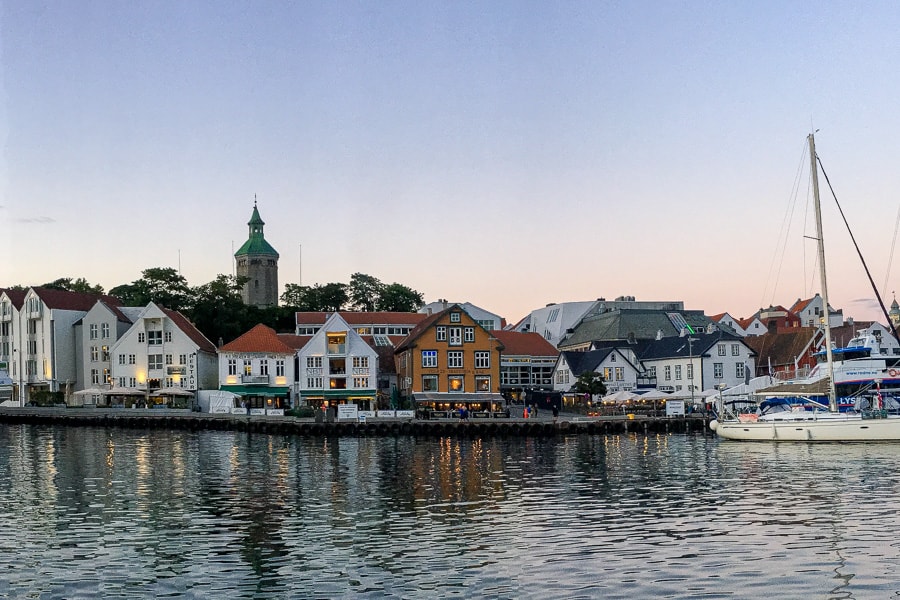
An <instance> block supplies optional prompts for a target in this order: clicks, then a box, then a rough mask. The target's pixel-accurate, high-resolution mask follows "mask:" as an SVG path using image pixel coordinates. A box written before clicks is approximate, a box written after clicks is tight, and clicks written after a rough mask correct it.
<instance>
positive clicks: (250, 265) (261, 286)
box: [234, 200, 278, 308]
mask: <svg viewBox="0 0 900 600" xmlns="http://www.w3.org/2000/svg"><path fill="white" fill-rule="evenodd" d="M247 225H248V226H249V227H250V239H248V240H247V241H246V242H244V245H243V246H241V247H240V249H239V250H238V251H237V252H235V253H234V259H235V262H236V269H235V272H236V273H237V276H238V277H247V278H248V281H247V283H245V284H244V289H243V290H242V291H241V297H242V299H243V300H244V304H248V305H251V306H258V307H260V308H265V307H267V306H277V305H278V253H277V252H276V251H275V248H273V247H272V246H270V245H269V242H267V241H266V237H265V235H263V227H264V226H265V223H264V222H263V220H262V219H261V218H260V216H259V211H258V210H257V208H256V200H254V201H253V215H252V216H251V217H250V222H249V223H247Z"/></svg>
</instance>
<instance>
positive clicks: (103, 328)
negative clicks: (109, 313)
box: [100, 323, 109, 340]
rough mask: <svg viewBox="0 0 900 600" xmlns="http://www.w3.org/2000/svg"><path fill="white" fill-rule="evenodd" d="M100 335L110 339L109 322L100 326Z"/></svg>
mask: <svg viewBox="0 0 900 600" xmlns="http://www.w3.org/2000/svg"><path fill="white" fill-rule="evenodd" d="M100 337H102V338H103V339H104V340H107V339H109V323H103V324H102V325H101V326H100Z"/></svg>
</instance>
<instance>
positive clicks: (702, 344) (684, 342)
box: [639, 331, 753, 360]
mask: <svg viewBox="0 0 900 600" xmlns="http://www.w3.org/2000/svg"><path fill="white" fill-rule="evenodd" d="M689 340H693V342H691V341H689ZM719 342H740V343H741V344H744V345H745V346H746V343H745V342H744V338H742V337H740V336H738V335H735V334H732V333H726V332H724V331H716V332H714V333H697V334H692V335H685V336H676V337H668V338H663V339H661V340H654V341H653V342H650V343H649V344H647V345H646V347H644V350H643V352H642V353H641V355H640V357H639V358H640V360H656V359H662V358H680V357H689V356H704V355H707V356H708V355H709V354H710V348H712V347H713V346H715V345H716V344H717V343H719ZM751 352H753V351H752V349H751Z"/></svg>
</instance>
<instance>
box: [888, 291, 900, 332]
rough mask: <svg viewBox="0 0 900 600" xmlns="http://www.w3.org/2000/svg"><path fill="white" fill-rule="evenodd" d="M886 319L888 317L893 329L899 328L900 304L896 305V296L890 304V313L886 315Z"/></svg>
mask: <svg viewBox="0 0 900 600" xmlns="http://www.w3.org/2000/svg"><path fill="white" fill-rule="evenodd" d="M888 317H890V319H891V323H893V324H894V328H897V327H900V304H897V297H896V296H894V301H893V302H891V312H889V313H888Z"/></svg>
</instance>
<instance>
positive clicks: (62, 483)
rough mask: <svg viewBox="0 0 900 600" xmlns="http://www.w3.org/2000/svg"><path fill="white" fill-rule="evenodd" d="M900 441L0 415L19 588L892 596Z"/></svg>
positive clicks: (14, 587) (219, 593)
mask: <svg viewBox="0 0 900 600" xmlns="http://www.w3.org/2000/svg"><path fill="white" fill-rule="evenodd" d="M898 458H900V445H895V444H875V445H839V444H835V445H818V446H811V445H776V444H741V443H733V442H720V441H718V440H716V439H715V438H711V437H704V436H700V435H695V436H683V435H677V434H676V435H661V436H656V437H654V436H649V437H645V436H625V435H610V436H587V435H584V436H575V437H568V438H558V439H553V440H546V439H534V440H531V439H529V440H523V439H508V440H500V439H489V440H462V439H418V440H417V439H414V438H408V437H401V438H363V439H324V438H319V439H313V438H297V437H281V436H269V435H261V434H248V433H221V432H199V433H190V432H180V431H178V432H175V431H173V432H161V431H146V432H141V431H131V430H117V429H95V428H54V427H43V426H42V427H37V426H2V425H0V531H2V535H0V597H9V598H99V597H103V598H146V597H173V598H341V597H369V598H381V597H393V598H450V597H489V598H551V597H552V598H651V597H653V598H763V597H765V596H770V597H773V598H858V599H862V598H878V599H883V598H894V597H898V596H900V551H898V537H897V533H898V532H900V514H898V511H900V460H898Z"/></svg>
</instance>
